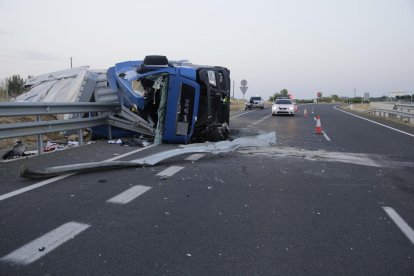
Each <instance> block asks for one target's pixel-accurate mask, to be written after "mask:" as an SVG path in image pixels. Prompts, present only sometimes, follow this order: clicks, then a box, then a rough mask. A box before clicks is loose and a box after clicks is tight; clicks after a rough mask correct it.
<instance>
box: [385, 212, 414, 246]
mask: <svg viewBox="0 0 414 276" xmlns="http://www.w3.org/2000/svg"><path fill="white" fill-rule="evenodd" d="M382 208H383V209H384V211H385V212H386V213H387V215H388V216H389V217H390V218H391V219H392V220H393V221H394V223H395V224H396V225H397V226H398V228H400V230H401V231H402V232H403V233H404V234H405V235H406V236H407V238H408V239H409V240H410V241H411V243H412V244H414V231H413V229H412V228H411V227H410V226H409V225H408V224H407V223H406V222H405V221H404V220H403V219H402V218H401V217H400V216H399V215H398V213H397V212H396V211H395V210H394V209H393V208H391V207H382Z"/></svg>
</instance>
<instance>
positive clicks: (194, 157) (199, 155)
mask: <svg viewBox="0 0 414 276" xmlns="http://www.w3.org/2000/svg"><path fill="white" fill-rule="evenodd" d="M204 156H205V154H204V153H194V154H192V155H190V156H188V157H187V158H186V159H185V160H187V161H197V160H198V159H200V158H202V157H204Z"/></svg>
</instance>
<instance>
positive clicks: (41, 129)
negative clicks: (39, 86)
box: [0, 102, 122, 154]
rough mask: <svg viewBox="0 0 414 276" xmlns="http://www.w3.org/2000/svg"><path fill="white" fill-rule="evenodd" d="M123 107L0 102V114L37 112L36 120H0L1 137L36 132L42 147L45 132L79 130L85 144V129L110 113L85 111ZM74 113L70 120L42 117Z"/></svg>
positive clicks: (18, 114) (111, 109) (39, 148)
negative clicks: (2, 121) (42, 119)
mask: <svg viewBox="0 0 414 276" xmlns="http://www.w3.org/2000/svg"><path fill="white" fill-rule="evenodd" d="M120 110H122V109H121V106H120V105H119V103H88V102H86V103H84V102H77V103H18V102H11V103H0V117H13V116H30V115H35V116H36V118H37V120H36V121H34V122H23V123H10V124H7V123H6V124H0V139H5V138H13V137H23V136H31V135H37V149H38V152H39V154H41V153H42V151H43V141H42V140H43V139H42V134H45V133H51V132H59V131H66V130H76V129H77V130H78V137H79V140H78V143H79V145H81V144H83V137H82V129H83V128H89V127H94V126H99V125H104V124H107V119H108V117H109V116H110V114H105V115H98V116H95V117H88V118H82V117H83V114H84V113H89V112H110V113H115V112H118V111H120ZM54 114H74V117H75V118H72V119H67V120H52V121H41V117H40V116H42V115H54Z"/></svg>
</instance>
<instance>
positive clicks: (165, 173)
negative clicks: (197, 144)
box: [157, 166, 184, 177]
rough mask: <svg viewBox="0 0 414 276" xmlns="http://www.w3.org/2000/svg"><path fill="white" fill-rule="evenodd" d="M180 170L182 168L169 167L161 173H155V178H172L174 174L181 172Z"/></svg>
mask: <svg viewBox="0 0 414 276" xmlns="http://www.w3.org/2000/svg"><path fill="white" fill-rule="evenodd" d="M182 169H184V167H180V166H171V167H169V168H166V169H165V170H163V171H162V172H159V173H157V176H167V177H170V176H173V175H174V174H176V173H177V172H179V171H181V170H182Z"/></svg>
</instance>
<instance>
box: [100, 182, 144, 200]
mask: <svg viewBox="0 0 414 276" xmlns="http://www.w3.org/2000/svg"><path fill="white" fill-rule="evenodd" d="M149 189H151V187H147V186H142V185H136V186H133V187H131V188H129V189H128V190H126V191H124V192H122V193H120V194H119V195H117V196H114V197H113V198H111V199H108V200H107V201H106V202H108V203H115V204H127V203H129V202H131V201H133V200H134V199H136V198H137V197H139V196H140V195H142V194H143V193H145V192H146V191H148V190H149Z"/></svg>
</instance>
